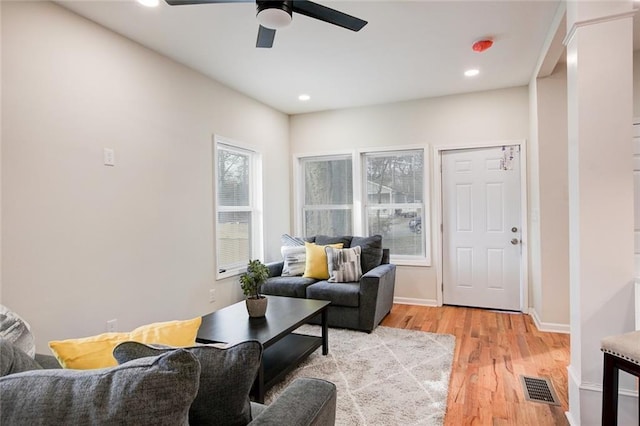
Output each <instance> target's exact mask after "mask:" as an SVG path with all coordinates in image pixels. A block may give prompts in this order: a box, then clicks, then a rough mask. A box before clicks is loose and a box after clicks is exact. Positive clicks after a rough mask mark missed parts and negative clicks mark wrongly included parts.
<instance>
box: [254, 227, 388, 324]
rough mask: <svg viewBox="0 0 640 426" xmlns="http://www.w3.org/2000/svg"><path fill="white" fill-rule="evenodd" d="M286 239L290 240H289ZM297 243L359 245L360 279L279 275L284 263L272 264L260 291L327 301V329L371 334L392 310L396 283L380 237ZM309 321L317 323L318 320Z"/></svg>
mask: <svg viewBox="0 0 640 426" xmlns="http://www.w3.org/2000/svg"><path fill="white" fill-rule="evenodd" d="M287 237H288V236H287ZM288 239H289V240H293V238H292V237H288ZM299 241H303V242H302V244H304V241H307V242H315V243H316V244H318V245H327V244H335V243H342V244H343V247H344V248H349V247H355V246H356V245H358V246H360V247H361V249H362V255H361V259H362V262H361V263H362V272H363V275H362V277H361V278H360V280H359V281H358V282H351V283H331V282H328V281H327V280H318V279H314V278H305V277H303V276H282V271H283V267H284V261H279V262H272V263H268V264H267V267H268V268H269V278H268V279H267V281H266V282H265V283H264V284H263V285H262V287H261V289H260V292H261V293H264V294H268V295H273V296H288V297H298V298H306V299H320V300H328V301H330V302H331V305H329V309H328V323H329V326H330V327H338V328H350V329H354V330H361V331H366V332H371V331H373V329H375V328H376V327H377V326H378V324H380V322H381V321H382V319H383V318H384V317H385V316H386V315H387V314H388V313H389V312H390V311H391V307H392V305H393V295H394V290H395V280H396V266H395V265H393V264H390V263H389V250H388V249H383V248H382V237H381V236H380V235H374V236H371V237H352V236H339V237H328V236H324V235H317V236H315V237H311V238H305V239H304V240H299ZM283 242H285V239H284V237H283ZM294 244H295V243H294ZM312 322H314V323H316V324H319V323H320V318H316V319H314V320H313V321H312Z"/></svg>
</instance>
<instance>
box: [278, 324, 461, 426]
mask: <svg viewBox="0 0 640 426" xmlns="http://www.w3.org/2000/svg"><path fill="white" fill-rule="evenodd" d="M296 331H297V332H299V333H303V334H311V335H316V336H320V334H321V333H320V331H321V330H320V327H319V326H313V325H304V326H302V327H300V328H299V329H298V330H296ZM454 348H455V337H454V336H452V335H449V334H434V333H426V332H423V331H413V330H404V329H398V328H390V327H378V328H376V329H375V330H374V331H373V332H372V333H371V334H367V333H362V332H358V331H351V330H343V329H334V328H330V329H329V354H328V355H327V356H323V355H322V349H321V348H319V349H318V350H316V351H315V352H314V353H313V354H311V356H310V357H309V358H308V359H307V360H306V361H305V362H303V363H302V364H301V365H300V366H299V367H298V368H297V369H296V370H294V371H293V372H292V373H290V374H289V375H288V376H287V377H286V378H285V379H284V381H282V382H281V383H279V384H278V385H276V386H274V387H273V388H272V389H271V390H270V391H269V392H268V393H267V395H266V398H265V402H266V403H271V401H273V399H275V397H277V395H278V394H279V393H280V392H282V390H283V389H284V388H285V387H286V386H287V384H288V383H290V382H291V381H292V380H293V379H295V378H297V377H316V378H321V379H325V380H328V381H330V382H333V383H335V385H336V387H337V389H338V406H337V413H336V424H337V425H344V426H347V425H348V426H352V425H363V426H364V425H368V426H382V425H442V424H443V423H444V415H445V412H446V409H447V393H448V389H449V376H450V374H451V363H452V360H453V351H454Z"/></svg>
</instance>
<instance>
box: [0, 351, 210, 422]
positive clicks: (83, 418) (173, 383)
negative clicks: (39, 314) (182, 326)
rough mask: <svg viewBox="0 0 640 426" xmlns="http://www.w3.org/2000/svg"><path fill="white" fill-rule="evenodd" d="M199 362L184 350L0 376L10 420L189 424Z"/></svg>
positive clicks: (4, 414) (4, 411)
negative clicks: (99, 365)
mask: <svg viewBox="0 0 640 426" xmlns="http://www.w3.org/2000/svg"><path fill="white" fill-rule="evenodd" d="M199 376H200V364H199V363H198V360H197V359H196V358H195V357H194V356H193V355H192V354H191V353H190V352H188V351H186V350H176V351H171V352H169V353H167V354H164V355H162V356H160V357H157V358H142V359H139V360H136V361H132V362H129V363H126V364H123V365H120V366H117V367H113V368H108V369H100V370H91V371H79V370H64V369H58V370H35V371H27V372H24V373H18V374H12V375H9V376H5V377H2V378H0V395H2V423H3V424H8V425H36V424H40V425H44V424H51V425H80V424H85V425H86V424H110V425H115V424H122V425H123V424H131V425H134V424H135V425H150V426H151V425H186V424H187V422H188V413H189V406H190V405H191V402H192V401H193V399H194V398H195V396H196V392H197V390H198V380H199V379H198V378H199Z"/></svg>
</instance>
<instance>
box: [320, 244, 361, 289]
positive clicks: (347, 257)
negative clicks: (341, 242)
mask: <svg viewBox="0 0 640 426" xmlns="http://www.w3.org/2000/svg"><path fill="white" fill-rule="evenodd" d="M361 250H362V249H361V248H360V247H359V246H356V247H353V248H346V249H335V248H333V247H331V246H327V247H325V251H326V252H327V266H328V268H329V279H328V281H329V282H330V283H348V282H355V281H360V277H361V276H362V266H361V265H360V252H361Z"/></svg>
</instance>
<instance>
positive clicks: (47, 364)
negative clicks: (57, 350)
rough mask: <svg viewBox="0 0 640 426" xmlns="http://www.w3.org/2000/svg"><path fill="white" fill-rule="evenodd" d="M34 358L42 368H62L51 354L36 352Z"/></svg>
mask: <svg viewBox="0 0 640 426" xmlns="http://www.w3.org/2000/svg"><path fill="white" fill-rule="evenodd" d="M35 360H36V362H37V363H38V364H39V365H40V367H42V368H44V369H53V368H62V366H61V365H60V363H59V362H58V360H57V359H56V357H54V356H51V355H44V354H36V356H35Z"/></svg>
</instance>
